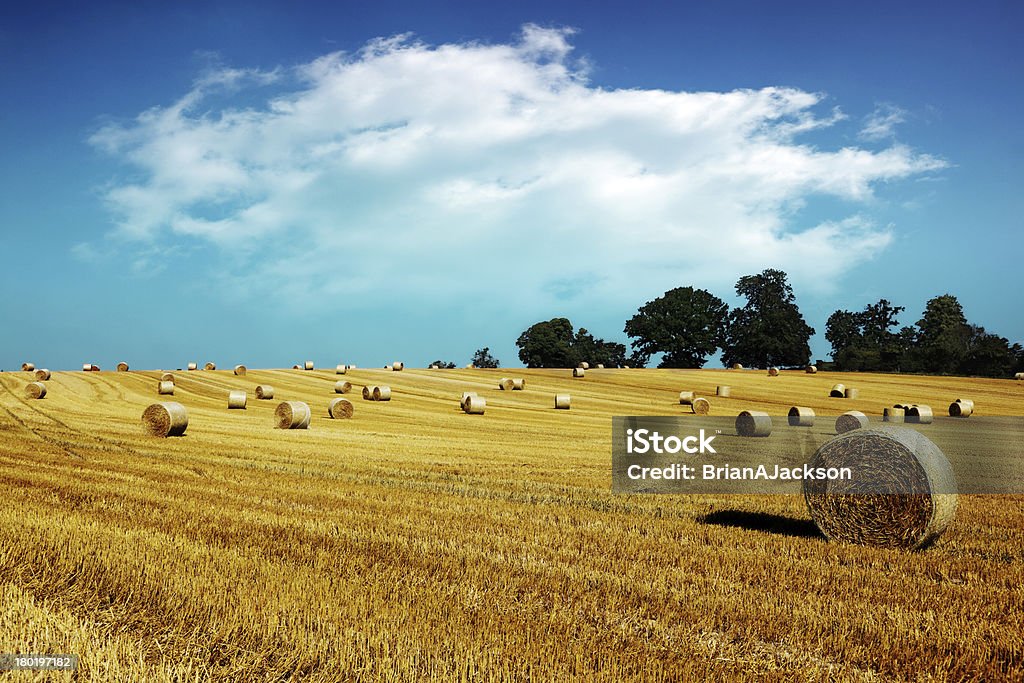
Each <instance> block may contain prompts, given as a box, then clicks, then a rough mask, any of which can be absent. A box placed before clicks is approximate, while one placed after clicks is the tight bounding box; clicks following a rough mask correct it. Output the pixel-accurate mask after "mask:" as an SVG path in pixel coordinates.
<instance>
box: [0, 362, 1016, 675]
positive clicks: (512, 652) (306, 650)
mask: <svg viewBox="0 0 1024 683" xmlns="http://www.w3.org/2000/svg"><path fill="white" fill-rule="evenodd" d="M175 375H176V377H177V382H176V385H177V388H176V391H175V395H174V396H173V397H158V396H157V395H156V384H157V378H158V377H159V373H158V372H134V371H133V372H129V373H115V372H101V373H84V372H57V373H54V374H53V377H52V379H51V380H50V381H48V382H47V386H48V389H49V391H48V393H47V395H46V397H45V398H44V399H42V400H38V401H30V400H28V399H25V398H23V393H22V392H23V388H24V386H25V384H27V383H28V382H29V381H30V376H29V374H28V373H18V372H7V373H2V374H0V481H2V484H3V489H2V491H3V495H2V498H0V592H2V594H3V595H2V599H0V652H22V653H27V652H40V653H47V652H49V653H57V652H59V653H70V654H78V655H80V656H81V669H80V670H79V672H78V673H77V674H68V673H61V674H35V678H36V679H37V680H51V679H56V680H62V679H69V680H70V679H74V680H95V681H149V680H153V681H163V680H168V681H192V680H209V679H214V680H238V681H272V680H310V681H343V680H394V681H405V680H437V681H451V680H464V681H471V680H517V681H519V680H559V681H561V680H587V681H589V680H606V681H621V680H653V681H680V680H736V679H757V680H794V679H795V680H822V681H825V680H829V681H831V680H864V681H885V680H943V681H945V680H989V681H991V680H1021V679H1022V678H1024V637H1022V632H1024V607H1022V606H1024V505H1022V503H1024V496H980V495H974V496H961V500H960V510H959V513H958V516H957V519H956V521H955V522H954V524H953V525H952V527H951V528H950V529H949V531H947V533H946V534H945V535H944V536H943V537H942V538H941V539H940V540H939V542H938V543H937V544H936V545H935V546H933V547H931V548H929V549H928V550H926V551H923V552H916V553H910V552H905V551H896V550H879V549H872V548H864V547H857V546H848V545H839V544H830V543H828V542H826V541H825V540H824V539H823V538H822V537H821V536H820V535H818V534H817V533H816V531H815V529H814V526H813V524H812V523H811V522H810V517H809V515H808V514H807V511H806V509H805V506H804V502H803V500H802V498H801V497H799V496H773V497H754V496H747V497H743V496H718V497H711V496H651V495H646V496H645V495H613V494H612V493H611V485H610V484H611V482H610V443H611V430H610V423H611V419H610V418H611V417H612V416H614V415H630V414H636V415H671V414H678V413H680V412H683V411H684V410H685V409H684V408H683V407H681V406H679V405H678V392H679V391H680V390H681V389H695V390H697V392H698V394H700V395H705V396H708V397H709V398H711V400H712V403H713V406H714V411H713V412H714V414H716V415H735V414H736V413H737V412H738V411H740V410H743V409H762V410H767V411H768V412H770V413H772V414H773V415H784V414H785V412H786V410H787V409H788V408H789V406H791V405H794V404H799V405H806V406H809V407H812V408H814V409H815V410H816V411H817V412H818V413H819V415H825V414H831V415H835V414H838V413H840V412H843V411H845V410H850V409H857V410H862V411H864V412H866V413H868V414H869V415H878V414H880V412H881V409H882V407H883V406H887V405H892V404H893V402H895V401H913V402H918V403H926V404H931V405H932V406H933V407H934V408H935V410H936V414H939V413H940V412H942V413H944V411H945V407H946V406H947V405H948V404H949V402H950V401H952V400H953V399H954V398H957V397H966V398H973V399H974V400H975V402H976V405H977V414H979V415H1024V386H1022V384H1021V383H1020V382H1015V381H1011V380H984V379H963V378H934V377H916V376H887V375H849V374H843V373H819V374H817V375H813V376H812V375H806V374H804V373H802V372H784V373H782V375H781V376H780V377H777V378H769V377H767V376H766V375H765V374H764V373H763V372H757V371H729V370H703V371H670V370H604V371H599V370H590V371H588V372H587V375H586V377H585V378H583V379H573V378H572V377H571V373H570V372H569V371H568V370H511V369H510V370H495V371H488V370H414V369H406V370H405V371H403V372H386V371H384V370H364V369H358V370H351V371H350V372H349V373H348V374H347V375H346V376H345V379H348V380H349V381H351V382H352V383H353V385H354V389H353V392H352V393H351V394H349V398H350V399H351V400H352V401H353V403H354V404H355V415H354V417H353V418H352V419H351V420H331V419H330V418H329V417H328V416H327V402H328V400H329V399H331V398H333V397H335V394H334V392H333V385H334V382H335V380H336V379H341V378H340V377H337V376H336V375H335V374H334V372H333V371H320V370H316V371H311V372H306V371H296V370H266V371H260V370H250V371H249V373H248V374H247V375H246V376H245V377H235V376H233V375H232V373H231V371H196V372H176V373H175ZM503 376H509V377H525V378H526V379H527V389H526V391H523V392H503V391H499V390H498V387H497V380H498V378H499V377H503ZM834 382H844V383H846V384H848V385H852V386H856V387H857V388H858V389H859V390H860V398H859V399H857V400H836V399H828V398H826V396H827V394H828V389H829V387H830V386H831V385H832V384H833V383H834ZM257 384H271V385H273V386H274V388H275V399H274V400H271V401H258V400H256V399H255V397H254V395H253V390H254V388H255V386H256V385H257ZM363 384H388V385H390V386H391V387H392V389H393V392H394V393H393V399H392V400H391V401H390V402H387V403H372V402H366V401H363V400H361V398H360V396H359V390H360V388H361V386H362V385H363ZM718 384H728V385H730V386H731V387H732V390H733V395H732V398H729V399H721V398H716V397H714V396H713V394H714V387H715V386H716V385H718ZM231 389H245V390H247V391H248V392H249V407H248V409H247V410H245V411H228V410H227V409H226V400H227V393H228V391H229V390H231ZM467 390H471V391H477V392H478V393H479V394H481V395H483V396H485V397H486V399H487V412H486V414H485V415H483V416H475V415H466V414H464V413H462V412H461V411H460V410H459V406H458V400H459V398H460V396H461V393H462V392H463V391H467ZM563 391H565V392H569V393H571V394H572V400H573V403H572V410H571V411H568V412H566V411H555V410H553V409H552V401H553V395H554V394H555V393H556V392H563ZM158 400H174V401H178V402H180V403H182V404H184V405H185V406H187V407H188V409H189V412H190V422H189V427H188V431H187V433H186V435H185V436H183V437H180V438H170V439H157V438H152V437H147V436H145V435H144V434H143V432H142V430H141V428H140V424H139V418H140V416H141V414H142V411H143V409H144V408H145V407H146V406H147V405H149V404H151V403H154V402H157V401H158ZM282 400H302V401H306V402H308V403H309V404H310V406H311V407H312V409H313V411H314V416H313V421H312V424H311V425H310V429H309V430H306V431H301V430H296V431H282V430H277V429H274V428H273V424H274V422H273V418H272V415H273V409H274V407H276V405H277V404H278V403H279V402H280V401H282ZM8 675H9V676H11V678H12V679H15V680H29V679H31V678H33V674H29V673H22V674H8ZM19 676H20V678H19Z"/></svg>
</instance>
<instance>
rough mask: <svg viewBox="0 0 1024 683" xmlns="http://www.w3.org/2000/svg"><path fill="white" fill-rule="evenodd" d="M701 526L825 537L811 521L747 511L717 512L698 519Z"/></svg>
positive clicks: (782, 534)
mask: <svg viewBox="0 0 1024 683" xmlns="http://www.w3.org/2000/svg"><path fill="white" fill-rule="evenodd" d="M697 521H698V522H700V523H701V524H712V525H714V526H728V527H735V528H739V529H746V530H747V531H761V532H764V533H769V534H777V535H779V536H797V537H800V538H819V539H821V540H822V541H824V540H825V536H824V535H823V534H822V533H821V532H820V531H819V530H818V527H817V526H816V525H815V524H814V522H813V521H811V520H809V519H796V518H793V517H785V516H783V515H770V514H767V513H764V512H747V511H745V510H717V511H715V512H710V513H708V514H706V515H702V516H700V517H698V518H697Z"/></svg>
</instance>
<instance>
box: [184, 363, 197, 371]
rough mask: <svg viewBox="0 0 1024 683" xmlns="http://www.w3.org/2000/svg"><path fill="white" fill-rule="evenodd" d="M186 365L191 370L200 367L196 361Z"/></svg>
mask: <svg viewBox="0 0 1024 683" xmlns="http://www.w3.org/2000/svg"><path fill="white" fill-rule="evenodd" d="M185 367H187V368H188V369H189V370H197V369H198V368H199V366H198V365H196V364H195V363H189V364H188V365H187V366H185Z"/></svg>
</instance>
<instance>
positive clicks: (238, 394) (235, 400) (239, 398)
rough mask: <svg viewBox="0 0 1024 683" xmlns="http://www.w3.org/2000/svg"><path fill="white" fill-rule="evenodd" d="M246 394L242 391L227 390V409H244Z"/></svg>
mask: <svg viewBox="0 0 1024 683" xmlns="http://www.w3.org/2000/svg"><path fill="white" fill-rule="evenodd" d="M247 399H248V394H246V393H245V392H244V391H241V390H237V391H229V392H228V410H245V404H246V400H247Z"/></svg>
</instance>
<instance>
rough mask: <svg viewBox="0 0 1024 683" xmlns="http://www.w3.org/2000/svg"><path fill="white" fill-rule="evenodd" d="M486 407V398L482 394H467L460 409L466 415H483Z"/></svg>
mask: <svg viewBox="0 0 1024 683" xmlns="http://www.w3.org/2000/svg"><path fill="white" fill-rule="evenodd" d="M486 408H487V399H485V398H484V397H483V396H468V397H466V400H465V401H463V403H462V409H463V410H464V411H465V412H466V414H467V415H483V414H484V410H485V409H486Z"/></svg>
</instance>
